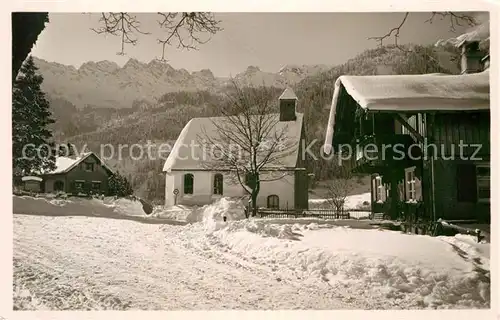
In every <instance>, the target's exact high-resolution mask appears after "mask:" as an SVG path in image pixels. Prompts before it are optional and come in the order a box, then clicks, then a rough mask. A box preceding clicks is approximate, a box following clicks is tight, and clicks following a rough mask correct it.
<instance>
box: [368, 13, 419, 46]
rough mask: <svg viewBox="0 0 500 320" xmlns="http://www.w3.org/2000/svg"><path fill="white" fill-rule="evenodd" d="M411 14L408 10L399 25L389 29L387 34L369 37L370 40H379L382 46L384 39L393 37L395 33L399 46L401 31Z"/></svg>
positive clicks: (395, 40) (395, 39)
mask: <svg viewBox="0 0 500 320" xmlns="http://www.w3.org/2000/svg"><path fill="white" fill-rule="evenodd" d="M409 14H410V13H409V12H406V13H405V15H404V17H403V20H401V23H400V24H399V25H398V26H397V27H395V28H392V29H391V30H389V32H388V33H386V34H385V35H383V36H380V37H370V38H368V40H376V41H378V42H379V45H380V46H382V45H383V41H384V40H385V39H387V38H389V37H391V36H392V35H393V34H394V43H395V44H396V46H397V45H398V38H399V32H400V31H401V28H402V27H403V25H404V24H405V22H406V19H407V18H408V15H409Z"/></svg>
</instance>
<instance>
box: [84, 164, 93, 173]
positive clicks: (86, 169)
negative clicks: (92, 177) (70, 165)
mask: <svg viewBox="0 0 500 320" xmlns="http://www.w3.org/2000/svg"><path fill="white" fill-rule="evenodd" d="M94 165H95V164H94V163H92V162H85V171H87V172H94V169H95V166H94ZM89 166H91V167H90V170H89Z"/></svg>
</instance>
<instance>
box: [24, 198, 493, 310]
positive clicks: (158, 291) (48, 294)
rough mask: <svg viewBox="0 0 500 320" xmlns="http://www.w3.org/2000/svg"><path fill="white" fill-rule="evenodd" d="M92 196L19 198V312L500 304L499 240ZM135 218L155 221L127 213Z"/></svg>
mask: <svg viewBox="0 0 500 320" xmlns="http://www.w3.org/2000/svg"><path fill="white" fill-rule="evenodd" d="M71 201H72V202H71ZM81 201H89V200H68V201H58V202H50V201H48V200H46V199H36V200H35V199H33V198H27V197H24V198H21V197H14V212H15V213H18V214H14V307H15V308H16V309H66V310H68V309H73V310H74V309H84V310H85V309H86V310H88V309H94V310H95V309H156V310H159V309H161V310H175V309H342V308H349V309H353V308H355V309H375V308H377V309H399V308H403V309H406V308H488V307H489V305H490V298H489V288H490V280H489V244H477V243H475V242H474V241H473V240H472V238H470V237H466V236H457V237H438V238H432V237H428V236H415V235H404V234H401V233H397V232H393V231H387V230H379V229H372V230H360V229H352V228H349V227H341V226H338V225H335V223H334V222H332V221H327V220H320V219H296V220H284V219H275V220H272V219H267V220H263V219H253V220H240V219H241V211H240V210H239V209H240V208H239V204H237V203H234V202H230V201H226V200H225V199H223V200H221V201H220V202H219V203H218V204H216V205H213V206H207V207H204V208H199V209H198V210H191V212H190V213H189V214H188V215H187V220H189V222H191V223H189V224H187V225H175V224H174V223H170V221H169V220H164V221H165V223H166V224H153V223H140V222H145V221H146V220H147V219H151V220H152V221H155V218H150V217H143V213H141V211H139V210H138V209H139V208H135V209H134V204H133V203H132V202H127V201H128V200H121V201H108V202H107V203H105V202H106V201H105V202H102V201H101V202H99V201H100V200H95V201H94V200H91V201H89V202H87V203H85V202H81ZM51 207H52V209H53V210H50V208H51ZM85 207H87V210H90V211H92V212H93V214H84V212H80V210H82V209H83V208H85ZM62 208H64V210H62ZM136 209H137V210H136ZM58 210H59V211H58ZM54 212H56V213H59V214H54ZM73 212H74V214H73ZM22 213H24V214H22ZM62 213H65V214H62ZM108 215H109V216H111V217H113V219H105V218H103V217H107V216H108ZM117 215H121V216H123V219H120V218H118V217H117ZM134 215H135V216H136V217H137V218H141V219H144V220H141V221H134V220H133V219H128V218H125V217H130V216H134ZM222 216H226V217H227V218H228V222H227V223H224V222H223V221H222Z"/></svg>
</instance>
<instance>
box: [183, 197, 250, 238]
mask: <svg viewBox="0 0 500 320" xmlns="http://www.w3.org/2000/svg"><path fill="white" fill-rule="evenodd" d="M224 217H226V218H227V221H228V222H229V221H237V220H242V219H245V206H244V204H243V202H242V200H241V199H238V198H236V199H235V198H228V197H224V198H220V199H218V200H217V201H215V202H214V203H212V204H209V205H205V206H203V207H201V208H197V209H194V210H192V211H191V213H190V214H189V215H188V217H187V218H186V221H187V222H190V223H196V222H201V223H202V224H203V226H204V229H205V230H206V231H208V232H211V231H215V230H218V229H220V228H222V227H224V226H226V225H227V224H228V222H224V220H223V218H224Z"/></svg>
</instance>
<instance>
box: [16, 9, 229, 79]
mask: <svg viewBox="0 0 500 320" xmlns="http://www.w3.org/2000/svg"><path fill="white" fill-rule="evenodd" d="M158 16H159V17H160V19H159V20H158V25H159V28H160V30H165V31H166V33H165V34H164V36H163V38H161V39H158V43H159V44H161V46H162V55H161V59H160V60H161V61H166V59H165V50H166V46H168V45H174V42H175V41H177V42H178V47H179V48H185V49H197V45H199V44H204V43H206V42H208V41H209V40H210V37H211V36H212V35H214V34H216V33H217V32H219V31H221V30H222V28H221V27H220V21H219V20H217V19H215V16H214V14H213V13H207V12H159V13H158ZM47 22H49V14H48V13H47V12H14V13H12V81H14V80H15V79H16V77H17V74H18V73H19V69H20V68H21V65H22V63H23V62H24V60H25V59H26V57H27V56H28V55H29V53H30V52H31V50H32V48H33V45H34V44H35V42H36V41H37V39H38V36H39V35H40V33H41V32H42V31H43V30H44V29H45V23H47ZM98 24H99V25H98V26H97V27H95V28H91V30H93V31H94V32H96V33H98V34H109V35H113V36H117V37H121V50H120V51H119V52H118V54H119V55H125V45H126V44H130V45H136V44H137V42H138V35H141V34H142V35H149V34H150V32H147V31H144V30H142V28H141V24H140V21H139V20H138V19H137V18H136V16H135V15H133V14H131V13H127V12H105V13H101V17H100V19H99V22H98Z"/></svg>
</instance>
